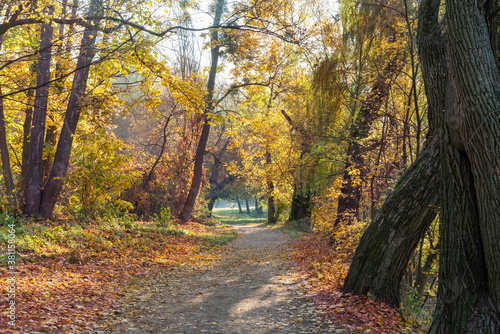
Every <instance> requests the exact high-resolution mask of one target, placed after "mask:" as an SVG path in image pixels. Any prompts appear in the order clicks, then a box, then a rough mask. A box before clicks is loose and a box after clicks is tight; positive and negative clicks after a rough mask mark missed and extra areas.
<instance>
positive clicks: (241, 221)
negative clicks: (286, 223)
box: [212, 208, 267, 225]
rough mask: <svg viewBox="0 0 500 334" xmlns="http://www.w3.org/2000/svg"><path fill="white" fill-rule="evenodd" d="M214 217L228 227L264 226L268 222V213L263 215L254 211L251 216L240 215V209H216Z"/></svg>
mask: <svg viewBox="0 0 500 334" xmlns="http://www.w3.org/2000/svg"><path fill="white" fill-rule="evenodd" d="M212 215H213V217H214V218H215V219H217V220H219V221H220V222H222V223H224V224H228V225H247V224H264V223H265V222H266V220H267V218H266V212H264V213H262V214H258V213H256V212H254V211H252V212H251V213H250V214H248V213H246V212H243V213H239V212H238V209H231V208H221V209H214V210H213V212H212Z"/></svg>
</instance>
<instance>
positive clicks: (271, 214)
mask: <svg viewBox="0 0 500 334" xmlns="http://www.w3.org/2000/svg"><path fill="white" fill-rule="evenodd" d="M270 165H271V153H270V152H269V151H267V152H266V167H267V168H269V166H270ZM266 178H267V222H268V223H269V224H275V223H276V221H277V220H276V207H275V204H274V183H273V181H272V180H271V177H270V176H269V174H268V175H266Z"/></svg>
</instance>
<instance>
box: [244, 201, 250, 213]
mask: <svg viewBox="0 0 500 334" xmlns="http://www.w3.org/2000/svg"><path fill="white" fill-rule="evenodd" d="M245 205H246V207H247V213H248V214H250V205H249V204H248V198H246V197H245Z"/></svg>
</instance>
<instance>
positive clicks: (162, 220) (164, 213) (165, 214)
mask: <svg viewBox="0 0 500 334" xmlns="http://www.w3.org/2000/svg"><path fill="white" fill-rule="evenodd" d="M153 217H154V220H155V221H156V222H158V224H159V225H160V226H167V225H168V223H169V222H170V221H171V220H172V213H171V212H170V207H168V206H167V207H164V206H162V207H161V208H160V215H159V216H158V215H156V214H153Z"/></svg>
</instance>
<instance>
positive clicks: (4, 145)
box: [0, 36, 14, 205]
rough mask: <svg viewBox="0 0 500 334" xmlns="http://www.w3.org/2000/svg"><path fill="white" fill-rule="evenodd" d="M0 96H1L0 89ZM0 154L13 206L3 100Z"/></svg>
mask: <svg viewBox="0 0 500 334" xmlns="http://www.w3.org/2000/svg"><path fill="white" fill-rule="evenodd" d="M1 39H3V36H2V37H0V48H1ZM0 95H2V90H1V87H0ZM0 153H1V156H2V170H3V179H4V183H5V192H6V194H7V198H8V199H9V202H10V203H11V204H12V205H13V204H14V199H13V191H14V180H13V179H12V171H11V169H10V153H9V147H8V146H7V126H6V124H5V114H4V111H3V98H0Z"/></svg>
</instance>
